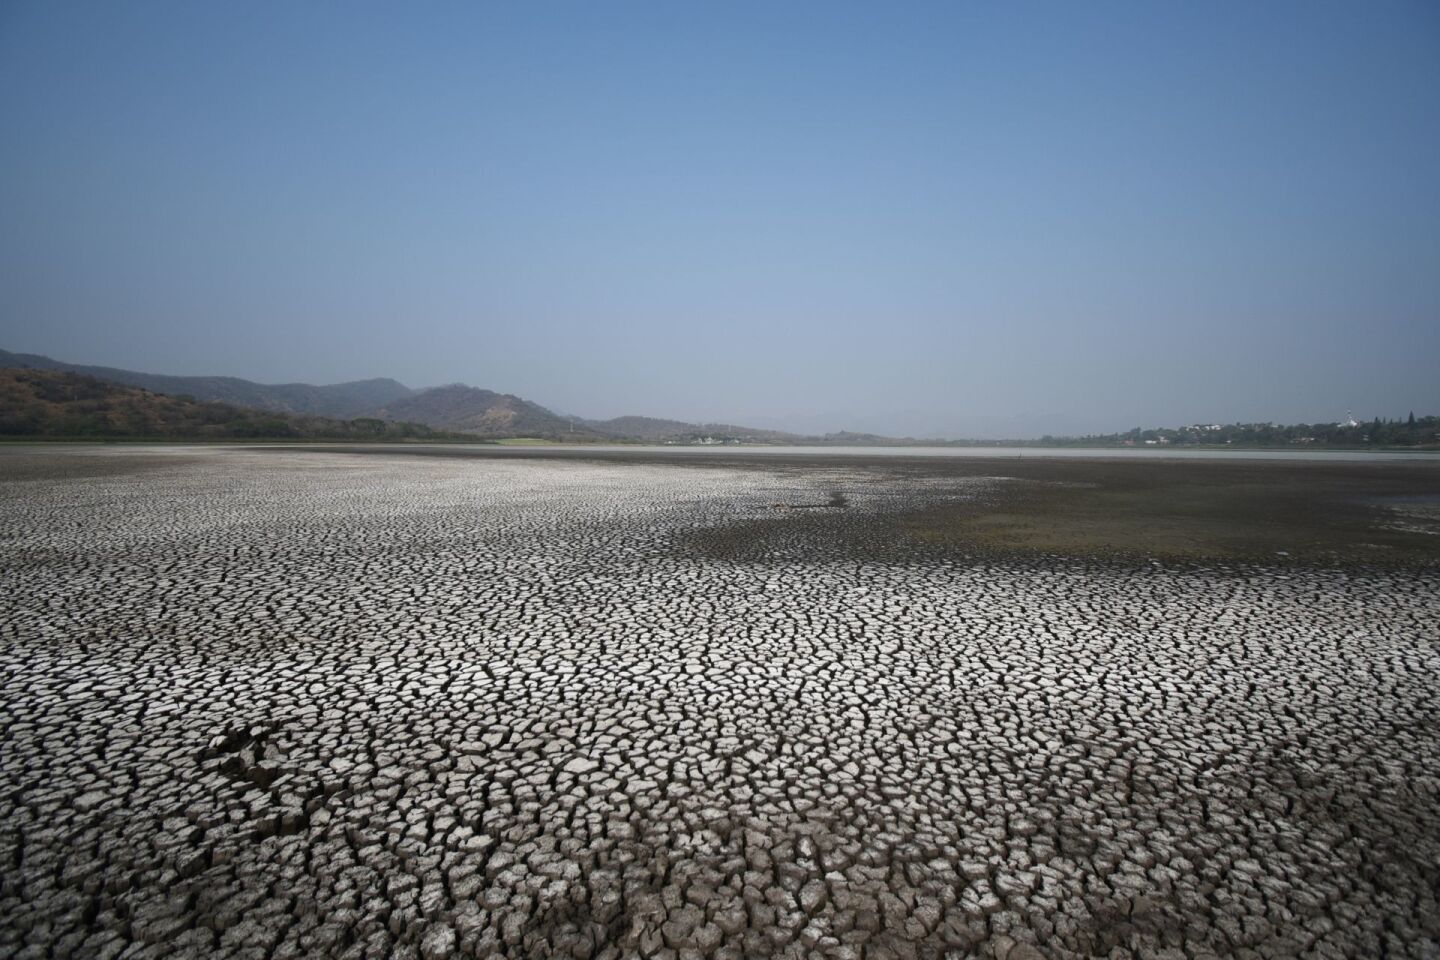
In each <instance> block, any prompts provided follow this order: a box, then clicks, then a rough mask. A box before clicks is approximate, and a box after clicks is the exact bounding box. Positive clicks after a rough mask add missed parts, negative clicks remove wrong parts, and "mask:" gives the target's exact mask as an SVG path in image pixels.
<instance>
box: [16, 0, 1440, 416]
mask: <svg viewBox="0 0 1440 960" xmlns="http://www.w3.org/2000/svg"><path fill="white" fill-rule="evenodd" d="M0 131H3V146H0V348H4V349H7V350H13V351H16V352H24V353H39V354H45V355H48V356H51V357H54V358H56V359H60V360H65V361H69V362H74V363H83V364H93V365H102V366H113V367H123V368H128V369H135V370H142V371H146V372H153V373H164V374H176V375H202V374H211V375H228V376H238V377H243V378H246V379H250V380H257V381H261V382H267V383H280V382H309V383H334V382H340V381H346V380H356V379H365V378H369V377H393V378H395V379H397V380H400V381H401V382H403V383H405V384H407V385H409V386H412V387H424V386H433V385H438V384H442V383H450V382H465V383H469V384H473V385H475V386H479V387H484V388H487V389H492V390H496V391H501V392H507V393H514V394H517V395H519V396H522V397H524V398H526V399H529V400H533V401H535V402H537V403H540V404H542V405H544V406H547V407H549V408H551V409H553V410H556V411H560V412H564V413H573V414H576V415H580V416H585V417H591V418H597V419H604V418H609V417H614V416H619V415H626V414H638V415H645V416H654V417H664V418H674V419H682V420H689V421H710V422H733V423H741V424H747V425H753V426H761V427H773V428H778V429H789V430H795V431H798V432H830V431H834V430H841V429H847V430H856V431H866V432H876V433H884V434H890V435H896V436H900V435H911V436H917V437H932V436H949V437H976V438H985V437H1020V436H1039V435H1042V434H1046V433H1051V434H1079V433H1092V432H1111V431H1117V430H1124V429H1128V428H1129V427H1133V426H1136V425H1144V426H1171V425H1179V424H1186V423H1195V422H1230V421H1276V422H1300V421H1304V422H1315V421H1333V420H1339V419H1341V418H1343V417H1344V416H1345V414H1346V412H1347V411H1353V412H1354V414H1355V415H1356V416H1357V417H1359V418H1361V419H1370V418H1371V417H1374V416H1381V417H1394V416H1404V415H1405V414H1406V413H1407V412H1408V411H1411V410H1414V411H1415V412H1416V414H1417V415H1418V414H1421V413H1434V412H1440V376H1437V375H1436V372H1435V357H1437V356H1440V178H1437V177H1436V176H1435V174H1434V171H1435V170H1436V169H1440V8H1437V7H1435V6H1433V5H1427V4H1422V3H1414V4H1411V3H1382V4H1370V5H1363V6H1362V5H1353V6H1344V5H1323V6H1322V5H1318V4H1309V3H1293V4H1289V3H1276V4H1269V5H1265V6H1263V7H1250V6H1241V5H1233V6H1222V7H1219V8H1213V7H1208V6H1207V7H1201V6H1199V5H1196V6H1193V7H1178V6H1176V7H1165V8H1159V7H1154V6H1150V5H1142V4H1106V5H1096V6H1087V7H1074V6H1066V5H1058V4H1057V5H1050V4H1034V5H1032V4H1019V5H1007V6H1004V7H980V6H961V5H949V4H946V5H930V4H917V5H911V6H906V7H903V8H895V7H888V6H886V7H882V6H878V5H877V6H873V7H872V6H863V5H847V4H823V5H787V6H785V7H783V8H780V9H775V8H772V7H769V6H765V5H748V4H740V5H727V6H725V7H722V8H713V9H711V8H704V7H694V8H681V7H678V6H671V5H659V4H656V5H647V4H624V5H620V6H616V7H608V8H603V9H602V8H597V7H586V6H580V5H574V6H570V5H560V4H557V5H525V6H523V7H505V6H490V5H468V4H456V5H449V4H437V5H432V6H427V7H425V8H424V9H423V11H419V12H417V11H416V10H414V9H411V8H388V9H387V8H383V7H378V6H369V5H346V6H343V7H341V6H325V5H306V6H303V7H296V6H287V5H281V4H259V5H252V6H247V7H244V8H238V7H237V8H222V7H218V6H199V5H185V4H160V3H157V4H145V5H134V6H121V5H112V4H75V5H64V6H62V5H53V4H51V5H43V4H28V3H14V4H9V5H7V6H5V7H4V9H3V10H0Z"/></svg>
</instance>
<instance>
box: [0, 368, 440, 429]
mask: <svg viewBox="0 0 1440 960" xmlns="http://www.w3.org/2000/svg"><path fill="white" fill-rule="evenodd" d="M0 436H5V437H12V438H21V437H30V438H35V439H46V438H84V437H94V438H136V439H140V438H164V439H173V440H234V439H257V438H268V439H295V440H400V439H445V438H447V435H446V434H444V433H439V432H437V431H435V430H432V429H430V428H429V427H426V426H423V425H421V424H415V423H387V422H385V421H383V420H378V419H374V418H358V419H351V420H337V419H333V418H330V417H317V416H310V415H304V414H293V413H279V412H275V411H265V410H257V409H254V408H245V407H237V406H234V405H233V404H228V403H220V402H218V401H210V402H201V401H199V400H191V399H188V398H181V397H170V396H165V395H163V394H158V393H153V392H151V391H149V390H146V389H144V388H141V387H129V386H124V385H121V384H114V383H106V382H105V381H103V380H100V379H97V378H95V377H91V376H87V375H85V374H79V373H71V372H69V371H64V370H35V369H0Z"/></svg>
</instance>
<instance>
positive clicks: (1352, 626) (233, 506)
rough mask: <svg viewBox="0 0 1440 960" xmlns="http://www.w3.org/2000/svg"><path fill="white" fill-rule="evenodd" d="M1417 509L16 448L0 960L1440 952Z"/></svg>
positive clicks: (1063, 484)
mask: <svg viewBox="0 0 1440 960" xmlns="http://www.w3.org/2000/svg"><path fill="white" fill-rule="evenodd" d="M1437 494H1440V464H1437V463H1433V462H1432V463H1426V462H1417V463H1404V464H1394V463H1385V464H1379V463H1307V462H1299V463H1294V462H1287V463H1262V462H1259V461H1226V462H1213V463H1212V462H1184V463H1177V462H1170V461H1159V460H1149V461H1140V462H1121V461H1110V460H1097V461H1087V462H1075V461H1058V460H1042V459H1035V458H1033V457H1027V458H1026V459H1024V460H1023V461H1022V460H1008V459H1007V460H998V459H997V460H983V459H977V460H969V461H964V462H933V461H932V462H923V461H920V460H917V459H907V458H888V459H887V458H873V457H871V458H866V459H865V460H864V461H861V460H858V459H847V458H844V457H824V456H813V457H806V456H793V457H765V458H757V457H748V456H746V455H745V454H744V453H742V452H737V453H735V454H733V455H731V454H729V453H727V454H726V455H724V456H720V457H712V458H707V459H706V460H704V461H703V462H700V461H696V460H694V459H689V460H686V459H685V458H682V457H667V456H665V455H663V454H653V455H650V454H646V455H637V454H625V455H621V454H613V455H612V454H607V453H605V452H604V451H598V450H597V451H592V452H588V453H584V454H568V455H565V456H560V455H555V454H552V453H549V452H547V451H545V450H543V449H534V450H524V451H523V452H510V453H507V454H506V455H504V456H499V455H489V454H487V453H486V452H485V451H483V450H480V451H476V450H464V449H461V448H454V449H446V448H434V449H429V450H407V449H404V448H395V447H389V448H369V449H360V448H351V449H342V448H334V449H323V448H316V449H298V448H288V449H258V448H205V447H184V446H176V447H155V448H139V447H136V448H129V447H122V446H113V447H87V446H73V447H71V446H54V447H46V446H15V447H9V448H4V449H0V562H3V569H4V590H3V592H0V824H3V827H0V954H5V955H15V956H33V957H52V956H53V957H71V956H73V957H119V956H125V957H161V956H193V957H212V956H233V957H255V958H278V957H301V956H304V957H310V956H317V957H326V956H330V957H386V956H418V957H423V958H426V960H431V958H437V957H447V956H453V955H458V956H507V957H536V958H540V957H606V958H619V957H637V956H643V957H667V958H668V957H673V958H681V957H684V958H690V957H852V958H861V957H864V958H890V957H906V958H908V957H942V956H945V957H951V956H953V957H966V956H977V957H994V958H998V960H1034V958H1036V957H1051V958H1070V957H1093V956H1103V957H1116V958H1119V957H1132V956H1134V957H1167V958H1170V957H1173V958H1199V957H1231V956H1235V957H1279V956H1316V957H1372V956H1375V957H1378V956H1390V957H1433V956H1436V955H1437V954H1440V906H1437V889H1440V697H1437V696H1436V690H1437V688H1440V523H1437V517H1436V513H1437V509H1436V498H1437Z"/></svg>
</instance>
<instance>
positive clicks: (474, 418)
mask: <svg viewBox="0 0 1440 960" xmlns="http://www.w3.org/2000/svg"><path fill="white" fill-rule="evenodd" d="M373 415H374V416H376V417H379V418H380V419H382V420H412V421H414V422H416V423H423V424H426V425H428V426H431V427H435V428H437V429H441V430H451V431H455V432H458V433H468V434H472V435H474V436H479V437H544V438H546V439H549V440H570V439H573V440H601V439H610V437H609V436H607V435H605V434H602V433H600V432H598V431H596V430H594V429H592V428H590V427H588V426H587V425H586V423H585V421H583V420H578V419H577V420H573V421H572V420H571V419H569V418H567V417H562V416H560V415H559V414H556V413H553V412H552V411H550V410H547V409H545V408H544V407H542V406H540V405H539V404H538V403H531V402H530V401H529V400H524V399H522V398H520V397H517V396H515V395H514V394H509V393H496V392H494V391H493V390H482V389H480V388H479V387H467V386H466V385H464V384H463V383H455V384H450V385H448V386H444V387H432V388H430V389H429V390H421V391H418V392H416V393H412V394H411V395H410V396H408V397H402V398H400V399H399V400H396V401H395V402H394V403H391V404H389V405H387V406H385V407H382V408H380V409H378V410H375V411H374V412H373Z"/></svg>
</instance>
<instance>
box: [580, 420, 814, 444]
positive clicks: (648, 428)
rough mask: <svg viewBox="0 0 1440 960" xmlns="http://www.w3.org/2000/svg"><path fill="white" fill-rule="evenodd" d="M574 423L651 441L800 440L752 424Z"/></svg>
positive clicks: (787, 434)
mask: <svg viewBox="0 0 1440 960" xmlns="http://www.w3.org/2000/svg"><path fill="white" fill-rule="evenodd" d="M577 422H579V423H583V424H584V425H585V426H586V427H589V428H590V429H591V430H594V431H596V432H597V433H601V434H604V435H606V436H611V437H625V438H627V439H632V440H648V441H652V442H657V441H658V442H665V441H676V442H684V441H690V440H699V439H702V438H705V437H713V438H716V439H722V440H747V441H752V442H760V443H777V442H785V441H794V440H798V439H800V438H799V437H798V436H796V435H795V434H793V433H782V432H781V431H779V430H758V429H756V428H754V427H740V426H736V425H735V424H731V423H686V422H685V421H683V420H663V419H660V418H658V417H633V416H632V417H614V418H613V419H610V420H583V421H577Z"/></svg>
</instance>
